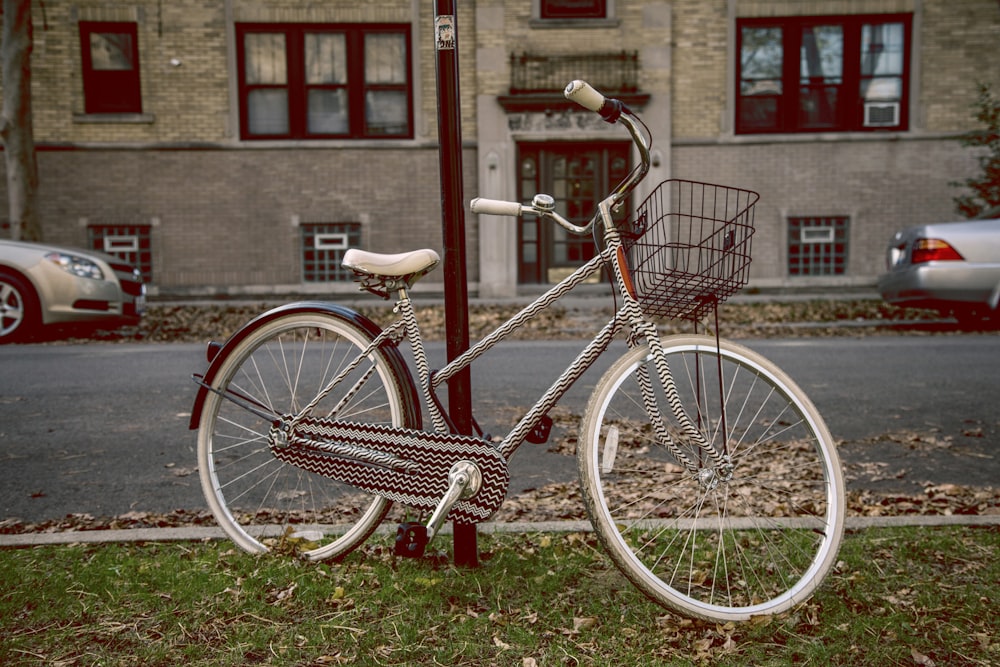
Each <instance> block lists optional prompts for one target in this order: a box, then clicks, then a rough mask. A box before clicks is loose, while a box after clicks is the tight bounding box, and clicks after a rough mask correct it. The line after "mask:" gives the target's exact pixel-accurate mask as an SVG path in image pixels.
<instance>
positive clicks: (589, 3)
mask: <svg viewBox="0 0 1000 667" xmlns="http://www.w3.org/2000/svg"><path fill="white" fill-rule="evenodd" d="M539 9H540V12H539V14H540V15H541V18H543V19H603V18H607V16H608V8H607V0H541V6H540V7H539Z"/></svg>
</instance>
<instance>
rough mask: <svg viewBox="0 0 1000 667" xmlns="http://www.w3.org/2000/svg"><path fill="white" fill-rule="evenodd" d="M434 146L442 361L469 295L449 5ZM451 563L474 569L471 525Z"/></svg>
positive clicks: (442, 34) (466, 378)
mask: <svg viewBox="0 0 1000 667" xmlns="http://www.w3.org/2000/svg"><path fill="white" fill-rule="evenodd" d="M434 42H435V47H434V50H435V53H436V55H437V91H438V141H439V142H440V160H441V211H442V225H443V228H444V308H445V338H446V343H447V344H446V348H447V353H448V360H449V361H451V360H452V359H454V358H456V357H458V356H459V355H460V354H462V352H464V351H465V350H467V349H468V348H469V291H468V285H467V283H466V267H465V195H464V193H463V190H462V107H461V100H460V98H459V94H458V90H459V89H458V20H457V16H456V7H455V2H454V0H437V1H436V2H435V6H434ZM471 385H472V382H471V374H470V372H469V369H468V368H466V369H465V370H463V371H462V372H460V373H457V374H456V375H455V376H454V377H452V378H451V379H450V380H448V411H449V413H450V415H451V419H452V421H453V422H454V424H455V427H456V428H457V429H458V431H459V432H460V433H463V434H465V435H471V434H472V386H471ZM454 530H455V532H454V537H453V544H454V548H455V564H456V565H465V566H468V567H476V566H477V565H478V564H479V546H478V544H477V535H476V526H475V524H458V523H456V524H455V525H454Z"/></svg>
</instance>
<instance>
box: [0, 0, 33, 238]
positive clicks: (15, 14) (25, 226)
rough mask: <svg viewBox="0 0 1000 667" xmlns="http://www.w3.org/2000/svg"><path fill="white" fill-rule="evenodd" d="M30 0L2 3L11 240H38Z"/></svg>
mask: <svg viewBox="0 0 1000 667" xmlns="http://www.w3.org/2000/svg"><path fill="white" fill-rule="evenodd" d="M31 39H32V37H31V0H3V41H2V44H0V57H2V60H3V112H2V117H0V139H2V140H3V146H4V156H5V158H6V163H7V199H8V202H9V209H10V214H9V215H10V225H11V236H12V237H13V238H14V239H23V240H25V241H41V240H42V226H41V223H40V221H39V219H38V206H37V195H36V193H37V190H38V164H37V162H36V161H35V140H34V130H33V129H32V124H31V48H32V41H31Z"/></svg>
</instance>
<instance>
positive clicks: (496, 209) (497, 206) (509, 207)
mask: <svg viewBox="0 0 1000 667" xmlns="http://www.w3.org/2000/svg"><path fill="white" fill-rule="evenodd" d="M469 207H470V208H471V209H472V212H473V213H485V214H486V215H510V216H514V217H517V216H519V215H521V205H520V204H518V203H517V202H516V201H501V200H499V199H484V198H483V197H476V198H475V199H473V200H472V201H471V202H470V204H469Z"/></svg>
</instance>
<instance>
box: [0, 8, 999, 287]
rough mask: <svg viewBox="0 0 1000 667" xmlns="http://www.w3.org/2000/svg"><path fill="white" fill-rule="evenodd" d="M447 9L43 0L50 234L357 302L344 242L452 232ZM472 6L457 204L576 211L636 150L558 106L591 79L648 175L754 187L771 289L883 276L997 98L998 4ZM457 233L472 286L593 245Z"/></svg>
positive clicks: (249, 283)
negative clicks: (513, 202)
mask: <svg viewBox="0 0 1000 667" xmlns="http://www.w3.org/2000/svg"><path fill="white" fill-rule="evenodd" d="M433 4H434V3H433V2H431V1H430V0H376V1H373V2H364V3H361V2H355V1H353V0H352V1H350V2H348V1H346V0H327V1H325V2H305V1H304V0H215V1H213V2H193V1H192V0H171V1H170V2H165V1H163V0H115V1H112V0H46V1H45V2H44V4H42V3H38V2H35V3H33V20H34V53H33V59H32V65H33V75H34V80H33V104H34V123H35V140H36V144H37V149H38V162H39V173H40V181H41V185H40V191H39V196H40V206H41V217H42V225H43V231H44V234H45V238H46V240H48V241H51V242H57V243H65V244H72V245H78V246H90V247H96V248H101V249H109V250H111V251H114V252H118V253H121V254H124V255H126V256H128V257H130V258H132V259H134V260H135V261H137V262H138V263H139V264H140V265H141V267H142V268H143V270H144V271H145V272H146V274H147V275H148V276H149V279H150V281H151V287H152V292H153V293H154V294H155V293H156V292H159V293H172V294H184V293H190V294H199V293H201V294H205V293H215V292H222V293H233V294H239V293H268V292H287V291H295V292H313V291H314V292H317V293H331V292H333V293H336V292H339V291H343V292H353V290H354V289H355V288H354V286H353V284H351V283H349V282H348V280H347V277H346V276H344V275H343V274H342V272H341V271H340V270H339V256H340V254H341V253H342V252H343V248H344V247H346V246H347V245H357V246H360V247H364V248H366V249H369V250H374V251H382V252H395V251H401V250H405V249H410V248H413V247H424V246H426V247H433V248H437V249H439V250H440V248H441V222H440V220H441V213H440V194H439V178H438V152H437V151H438V142H437V99H436V94H435V86H436V82H435V51H434V43H433V36H434V29H433V26H434V16H433ZM457 4H458V5H459V10H458V16H457V22H458V43H459V54H460V72H461V83H460V86H461V95H462V100H463V102H462V104H463V114H462V115H463V126H462V133H463V138H464V152H463V156H464V168H465V174H464V183H465V198H466V199H467V200H468V199H471V198H472V197H475V196H477V195H481V196H486V197H492V198H501V199H530V197H531V196H532V195H533V194H534V192H535V191H536V190H538V191H545V192H549V193H551V194H553V195H555V196H556V198H557V199H558V200H560V201H561V202H563V204H562V205H563V206H564V207H565V208H564V209H563V212H564V213H565V214H566V215H567V217H570V218H571V219H573V218H576V219H586V218H588V217H589V214H590V211H591V209H590V197H591V195H592V193H593V192H594V191H602V188H606V185H607V183H608V182H609V181H610V180H613V179H614V178H615V177H616V176H617V175H619V174H620V173H622V172H623V171H625V170H626V169H627V168H628V166H629V164H630V162H631V159H632V156H631V155H630V152H629V150H628V143H627V141H626V139H625V136H624V133H622V132H621V131H620V130H619V131H616V128H613V127H609V126H606V125H604V124H603V123H601V122H600V121H599V119H597V118H596V117H595V116H594V115H592V114H589V113H587V112H578V111H574V110H571V109H570V108H569V106H568V105H567V104H565V103H564V102H563V100H562V99H561V88H562V86H563V85H564V84H565V83H566V82H567V81H568V80H570V79H573V78H584V79H588V80H590V81H591V82H592V83H594V84H595V86H596V87H599V88H602V89H604V90H606V91H609V92H610V93H611V94H614V95H616V96H619V97H622V98H623V99H626V100H627V101H628V102H629V103H630V105H632V106H633V107H634V108H635V109H636V110H637V111H639V112H640V113H641V115H642V116H643V118H644V119H645V120H646V122H647V123H648V124H649V126H650V127H651V128H652V130H653V133H654V138H655V142H656V143H655V146H656V153H655V154H654V168H653V172H654V173H653V174H652V176H651V178H650V179H648V182H649V183H650V185H651V186H652V184H655V183H656V182H659V181H660V180H663V179H666V178H688V179H693V180H704V181H710V182H718V183H725V184H730V185H738V186H740V187H745V188H750V189H753V190H757V191H758V192H760V194H761V203H760V204H759V206H758V211H757V216H756V221H757V227H758V233H757V236H756V237H755V240H754V251H755V253H754V254H755V261H754V264H753V266H752V275H751V281H752V284H754V285H757V286H760V287H767V286H783V287H788V286H792V287H793V286H799V285H806V286H827V285H870V284H872V283H873V281H874V278H875V276H876V275H877V274H878V273H879V272H880V271H881V270H882V268H883V263H884V260H883V251H884V246H885V243H886V240H887V239H888V238H889V236H890V235H891V233H892V232H893V231H894V230H895V229H896V228H898V227H900V226H903V225H907V224H915V223H921V222H933V221H941V220H947V219H953V218H954V217H955V215H954V208H953V204H952V197H953V196H955V195H956V194H958V192H959V191H958V190H957V189H956V188H954V187H952V186H950V185H949V183H950V182H953V181H961V180H963V179H964V178H966V177H968V176H970V175H972V174H973V173H974V171H975V169H976V163H975V158H974V155H973V154H971V153H970V152H969V151H968V149H964V148H962V147H961V146H960V145H959V144H958V143H957V141H956V137H957V136H959V135H960V134H961V133H963V132H965V131H968V130H970V129H973V127H974V119H973V108H972V104H973V102H974V100H975V96H976V83H977V82H978V81H983V82H986V83H989V84H991V85H992V86H993V87H994V90H998V89H1000V59H997V58H996V57H995V52H996V49H997V45H998V44H1000V5H998V4H997V2H996V0H673V1H661V2H655V1H654V2H650V1H639V0H476V1H475V2H462V1H460V2H458V3H457ZM4 183H5V181H0V187H5V185H3V184H4ZM640 196H641V193H640ZM3 211H4V212H5V211H6V207H5V208H4V209H3ZM466 238H467V242H468V249H467V250H468V252H467V258H468V267H469V279H470V289H471V291H472V293H474V294H476V293H478V294H480V295H483V296H509V295H514V294H516V293H517V292H518V290H522V289H529V288H530V286H533V285H537V284H539V283H546V282H550V281H552V280H555V279H556V278H558V277H559V276H561V275H563V274H564V273H565V272H566V271H567V269H568V267H570V266H573V265H575V264H576V263H578V262H579V261H580V258H582V257H586V256H588V253H589V252H591V250H590V247H589V243H590V241H589V239H583V240H582V241H580V240H578V239H574V238H566V237H565V236H563V235H561V234H559V233H557V231H556V230H555V229H554V228H553V227H552V226H550V225H538V224H537V223H536V221H535V220H529V219H523V220H513V219H509V218H508V219H505V218H494V217H491V216H475V215H472V214H471V213H468V214H467V231H466ZM440 280H441V272H440V271H438V272H436V273H435V274H432V275H431V276H429V277H428V278H427V279H425V280H424V281H423V282H422V283H421V284H420V286H422V287H423V288H425V289H430V290H436V289H440Z"/></svg>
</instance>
